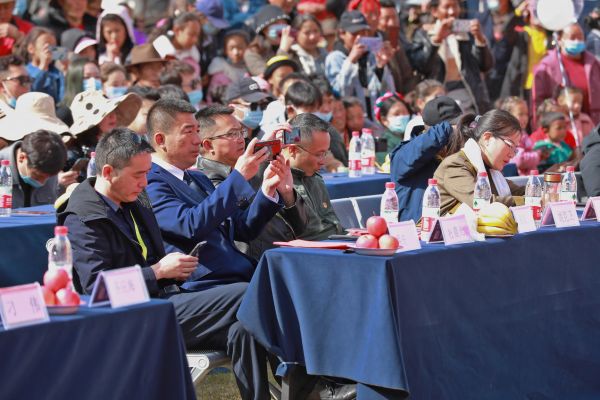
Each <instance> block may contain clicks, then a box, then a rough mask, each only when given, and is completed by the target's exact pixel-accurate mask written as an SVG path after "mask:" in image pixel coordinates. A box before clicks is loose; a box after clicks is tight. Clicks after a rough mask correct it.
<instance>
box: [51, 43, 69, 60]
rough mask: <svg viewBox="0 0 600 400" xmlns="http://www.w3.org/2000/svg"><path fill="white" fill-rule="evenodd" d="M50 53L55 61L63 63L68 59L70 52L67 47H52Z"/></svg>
mask: <svg viewBox="0 0 600 400" xmlns="http://www.w3.org/2000/svg"><path fill="white" fill-rule="evenodd" d="M50 53H51V54H52V59H53V60H54V61H63V60H65V59H66V58H67V55H68V54H69V51H68V50H67V48H66V47H61V46H50Z"/></svg>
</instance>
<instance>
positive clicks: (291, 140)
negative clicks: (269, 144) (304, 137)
mask: <svg viewBox="0 0 600 400" xmlns="http://www.w3.org/2000/svg"><path fill="white" fill-rule="evenodd" d="M300 139H301V138H300V128H293V129H292V130H291V131H287V130H284V131H283V144H298V143H300Z"/></svg>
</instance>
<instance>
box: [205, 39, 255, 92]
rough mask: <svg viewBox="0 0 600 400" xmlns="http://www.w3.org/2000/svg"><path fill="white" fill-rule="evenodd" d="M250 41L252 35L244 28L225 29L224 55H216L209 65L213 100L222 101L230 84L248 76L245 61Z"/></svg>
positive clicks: (209, 90)
mask: <svg viewBox="0 0 600 400" xmlns="http://www.w3.org/2000/svg"><path fill="white" fill-rule="evenodd" d="M248 43H250V37H249V35H248V33H246V31H244V30H242V29H232V30H229V31H225V36H224V38H223V51H224V57H215V58H214V59H213V60H212V62H211V63H210V65H209V66H208V75H210V83H209V85H208V93H209V97H210V99H211V100H212V101H214V102H218V101H220V99H221V98H222V95H223V94H224V93H225V89H226V88H227V86H228V85H230V84H231V83H232V82H237V81H239V80H240V79H242V78H243V77H244V76H248V69H247V68H246V64H245V63H244V53H245V51H246V48H247V47H248Z"/></svg>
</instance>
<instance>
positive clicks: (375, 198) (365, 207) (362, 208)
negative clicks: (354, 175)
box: [352, 194, 381, 228]
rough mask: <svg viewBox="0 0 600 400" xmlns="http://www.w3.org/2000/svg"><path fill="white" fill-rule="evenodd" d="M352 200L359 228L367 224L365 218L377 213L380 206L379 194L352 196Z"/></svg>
mask: <svg viewBox="0 0 600 400" xmlns="http://www.w3.org/2000/svg"><path fill="white" fill-rule="evenodd" d="M352 202H353V204H354V205H355V207H354V209H355V212H356V216H357V217H358V221H359V223H360V227H361V228H365V227H366V226H367V219H369V217H372V216H373V215H379V212H380V207H381V195H380V194H373V195H370V196H360V197H353V198H352Z"/></svg>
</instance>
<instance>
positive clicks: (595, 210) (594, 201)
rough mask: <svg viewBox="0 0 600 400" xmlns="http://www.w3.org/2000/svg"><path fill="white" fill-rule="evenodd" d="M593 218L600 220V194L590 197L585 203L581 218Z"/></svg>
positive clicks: (584, 219)
mask: <svg viewBox="0 0 600 400" xmlns="http://www.w3.org/2000/svg"><path fill="white" fill-rule="evenodd" d="M591 219H595V220H596V221H598V222H600V196H596V197H590V198H589V199H588V201H587V203H585V208H584V209H583V214H582V215H581V220H582V221H588V220H591Z"/></svg>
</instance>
